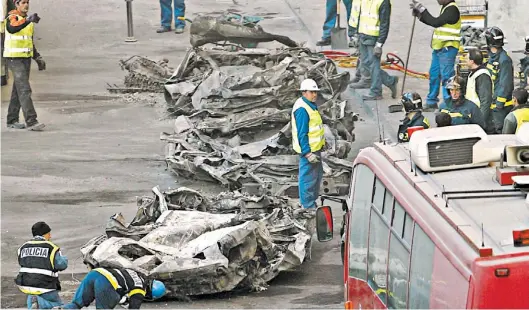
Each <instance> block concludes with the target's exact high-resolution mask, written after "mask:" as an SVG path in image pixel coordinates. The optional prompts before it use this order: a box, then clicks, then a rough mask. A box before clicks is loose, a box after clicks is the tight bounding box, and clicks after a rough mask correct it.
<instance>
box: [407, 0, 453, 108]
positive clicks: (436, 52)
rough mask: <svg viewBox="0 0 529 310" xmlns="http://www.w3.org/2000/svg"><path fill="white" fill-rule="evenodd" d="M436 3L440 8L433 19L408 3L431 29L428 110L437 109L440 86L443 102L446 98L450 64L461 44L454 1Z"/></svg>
mask: <svg viewBox="0 0 529 310" xmlns="http://www.w3.org/2000/svg"><path fill="white" fill-rule="evenodd" d="M437 3H439V5H441V13H440V14H439V17H433V16H432V14H430V12H428V10H427V9H426V7H425V6H424V5H422V3H420V2H417V1H415V0H412V2H411V4H410V8H411V9H412V14H413V16H416V17H418V18H419V20H420V21H421V22H423V23H424V24H426V25H429V26H432V27H434V28H435V29H434V31H433V36H432V43H431V46H432V49H433V51H432V62H431V64H430V89H429V91H428V96H427V97H426V108H427V109H428V110H432V109H437V104H438V102H439V99H438V96H439V90H440V89H439V87H440V85H442V89H443V90H442V95H443V99H444V101H446V100H448V99H450V94H449V91H448V90H447V89H446V84H447V82H448V79H450V77H452V76H454V74H455V70H454V65H455V61H456V56H457V53H458V50H459V45H460V41H461V14H460V12H459V8H458V6H457V4H456V2H455V0H437Z"/></svg>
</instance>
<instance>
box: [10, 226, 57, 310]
mask: <svg viewBox="0 0 529 310" xmlns="http://www.w3.org/2000/svg"><path fill="white" fill-rule="evenodd" d="M31 232H32V234H33V239H32V240H30V241H28V242H26V243H24V244H23V245H22V246H21V247H20V248H19V249H18V263H19V265H20V270H19V273H18V275H17V277H16V279H15V283H16V284H17V286H18V288H19V289H20V290H21V291H22V292H23V293H25V294H28V301H27V304H28V308H30V309H31V308H37V307H38V308H40V309H51V308H53V307H56V306H59V305H61V304H62V301H61V298H60V297H59V291H60V290H61V284H60V283H59V273H58V272H59V271H63V270H65V269H66V268H68V258H67V257H66V256H63V255H62V254H61V251H60V249H59V247H58V246H56V245H55V244H54V243H52V242H51V241H50V239H51V228H50V226H48V224H46V223H44V222H37V223H35V224H34V225H33V226H32V227H31Z"/></svg>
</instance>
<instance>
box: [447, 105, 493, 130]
mask: <svg viewBox="0 0 529 310" xmlns="http://www.w3.org/2000/svg"><path fill="white" fill-rule="evenodd" d="M459 100H460V101H462V104H460V105H455V104H454V102H453V99H449V100H446V101H445V102H443V103H442V104H441V105H440V106H439V111H440V112H441V113H448V114H450V116H451V117H452V125H464V124H476V125H479V126H481V128H483V130H485V124H484V121H483V114H482V113H481V110H480V109H479V108H478V106H477V105H476V104H475V103H474V102H472V101H470V100H468V99H466V98H465V97H462V98H459Z"/></svg>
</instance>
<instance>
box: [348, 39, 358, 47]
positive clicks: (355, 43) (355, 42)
mask: <svg viewBox="0 0 529 310" xmlns="http://www.w3.org/2000/svg"><path fill="white" fill-rule="evenodd" d="M349 47H351V48H358V36H352V37H351V39H350V42H349Z"/></svg>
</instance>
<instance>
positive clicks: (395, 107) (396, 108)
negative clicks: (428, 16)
mask: <svg viewBox="0 0 529 310" xmlns="http://www.w3.org/2000/svg"><path fill="white" fill-rule="evenodd" d="M416 21H417V17H415V16H414V17H413V25H412V26H411V36H410V43H409V44H408V55H407V56H406V63H405V64H404V78H403V79H402V88H401V90H400V96H401V97H402V95H403V94H404V86H405V85H406V75H408V63H409V62H410V52H411V43H412V42H413V34H414V32H415V22H416ZM388 108H389V112H390V113H395V112H400V111H402V105H400V104H392V105H390V106H389V107H388Z"/></svg>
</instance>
